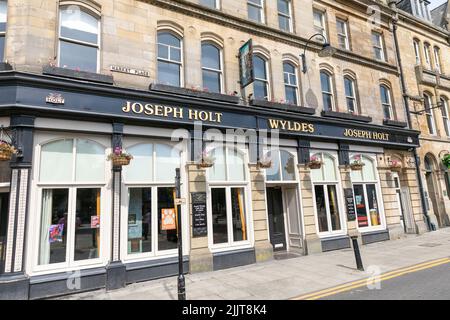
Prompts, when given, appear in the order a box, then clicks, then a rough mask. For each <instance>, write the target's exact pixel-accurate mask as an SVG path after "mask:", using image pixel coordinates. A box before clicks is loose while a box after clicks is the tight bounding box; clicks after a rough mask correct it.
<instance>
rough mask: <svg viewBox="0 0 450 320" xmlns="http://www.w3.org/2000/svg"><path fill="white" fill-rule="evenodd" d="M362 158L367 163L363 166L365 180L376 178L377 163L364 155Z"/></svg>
mask: <svg viewBox="0 0 450 320" xmlns="http://www.w3.org/2000/svg"><path fill="white" fill-rule="evenodd" d="M362 160H363V161H364V163H365V165H364V167H363V170H362V172H363V178H364V181H374V180H376V178H375V165H374V162H373V161H371V160H370V159H368V158H366V157H363V158H362Z"/></svg>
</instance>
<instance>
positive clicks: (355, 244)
mask: <svg viewBox="0 0 450 320" xmlns="http://www.w3.org/2000/svg"><path fill="white" fill-rule="evenodd" d="M350 238H351V239H352V244H353V251H354V252H355V260H356V268H357V269H358V270H359V271H364V266H363V263H362V260H361V253H360V252H359V245H358V236H351V237H350Z"/></svg>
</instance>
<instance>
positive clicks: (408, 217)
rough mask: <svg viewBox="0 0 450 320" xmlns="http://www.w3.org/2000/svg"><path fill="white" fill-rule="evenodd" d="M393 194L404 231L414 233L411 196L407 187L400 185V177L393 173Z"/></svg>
mask: <svg viewBox="0 0 450 320" xmlns="http://www.w3.org/2000/svg"><path fill="white" fill-rule="evenodd" d="M394 185H395V194H396V196H397V203H398V209H399V211H400V212H399V214H400V219H401V223H402V226H403V230H404V231H405V233H415V231H416V228H415V226H414V219H413V217H412V210H411V206H410V203H411V198H410V196H409V192H408V187H405V186H402V185H401V181H400V177H399V176H398V174H397V173H395V174H394Z"/></svg>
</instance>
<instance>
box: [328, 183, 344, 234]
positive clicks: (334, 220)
mask: <svg viewBox="0 0 450 320" xmlns="http://www.w3.org/2000/svg"><path fill="white" fill-rule="evenodd" d="M327 189H328V202H329V209H330V220H331V229H332V231H337V230H341V218H340V216H339V205H338V197H337V192H336V186H335V185H328V186H327Z"/></svg>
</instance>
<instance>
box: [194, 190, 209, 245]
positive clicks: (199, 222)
mask: <svg viewBox="0 0 450 320" xmlns="http://www.w3.org/2000/svg"><path fill="white" fill-rule="evenodd" d="M191 198H192V201H191V203H192V229H193V230H192V236H193V237H204V236H206V235H207V234H208V228H207V224H206V192H192V193H191Z"/></svg>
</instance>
